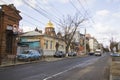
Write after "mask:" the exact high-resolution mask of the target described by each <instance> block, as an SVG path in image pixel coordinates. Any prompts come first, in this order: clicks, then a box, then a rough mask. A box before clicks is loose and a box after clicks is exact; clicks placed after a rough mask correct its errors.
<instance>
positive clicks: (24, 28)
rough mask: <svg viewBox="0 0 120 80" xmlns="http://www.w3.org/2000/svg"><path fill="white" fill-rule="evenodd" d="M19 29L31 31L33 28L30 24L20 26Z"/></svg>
mask: <svg viewBox="0 0 120 80" xmlns="http://www.w3.org/2000/svg"><path fill="white" fill-rule="evenodd" d="M20 28H21V29H23V32H28V31H33V30H34V29H35V28H34V27H31V26H21V27H20Z"/></svg>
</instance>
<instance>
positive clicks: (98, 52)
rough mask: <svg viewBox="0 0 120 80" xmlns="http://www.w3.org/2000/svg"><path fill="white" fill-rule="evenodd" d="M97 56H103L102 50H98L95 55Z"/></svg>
mask: <svg viewBox="0 0 120 80" xmlns="http://www.w3.org/2000/svg"><path fill="white" fill-rule="evenodd" d="M94 55H95V56H101V55H102V52H101V50H100V49H97V50H96V51H95V53H94Z"/></svg>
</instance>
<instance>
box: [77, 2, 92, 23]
mask: <svg viewBox="0 0 120 80" xmlns="http://www.w3.org/2000/svg"><path fill="white" fill-rule="evenodd" d="M77 1H78V2H79V4H80V5H81V7H82V9H83V10H84V11H85V15H86V16H88V18H89V19H90V20H91V21H92V22H93V23H94V20H92V19H91V18H90V17H89V15H88V12H87V11H86V9H85V8H84V6H83V5H82V3H81V1H80V0H77ZM84 1H85V0H84ZM85 3H86V5H87V2H86V1H85Z"/></svg>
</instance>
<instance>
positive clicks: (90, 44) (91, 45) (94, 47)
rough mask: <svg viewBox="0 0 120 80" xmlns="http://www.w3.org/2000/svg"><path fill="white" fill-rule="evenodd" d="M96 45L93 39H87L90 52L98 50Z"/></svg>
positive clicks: (96, 42)
mask: <svg viewBox="0 0 120 80" xmlns="http://www.w3.org/2000/svg"><path fill="white" fill-rule="evenodd" d="M98 45H99V43H98V41H97V40H96V39H95V38H93V37H91V38H90V39H89V47H90V52H94V51H95V50H96V49H98Z"/></svg>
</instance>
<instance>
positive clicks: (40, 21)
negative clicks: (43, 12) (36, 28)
mask: <svg viewBox="0 0 120 80" xmlns="http://www.w3.org/2000/svg"><path fill="white" fill-rule="evenodd" d="M22 14H23V15H25V16H27V17H29V18H31V19H33V20H35V21H37V22H39V23H41V24H42V25H45V24H44V23H43V22H41V21H39V20H37V19H35V18H33V17H31V16H29V15H28V14H26V13H24V12H22Z"/></svg>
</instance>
